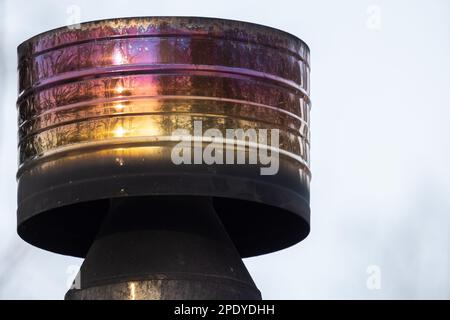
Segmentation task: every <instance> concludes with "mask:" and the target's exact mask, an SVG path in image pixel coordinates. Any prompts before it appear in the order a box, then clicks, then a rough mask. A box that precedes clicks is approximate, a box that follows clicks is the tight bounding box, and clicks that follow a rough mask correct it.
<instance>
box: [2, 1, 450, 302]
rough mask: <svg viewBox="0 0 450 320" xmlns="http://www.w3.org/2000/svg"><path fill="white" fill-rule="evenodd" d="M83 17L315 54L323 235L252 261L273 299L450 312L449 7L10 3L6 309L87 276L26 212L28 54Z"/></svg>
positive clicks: (316, 160) (6, 19)
mask: <svg viewBox="0 0 450 320" xmlns="http://www.w3.org/2000/svg"><path fill="white" fill-rule="evenodd" d="M71 5H76V6H78V8H80V13H81V21H89V20H96V19H102V18H112V17H125V16H155V15H191V16H208V17H220V18H229V19H236V20H244V21H250V22H256V23H260V24H265V25H269V26H272V27H276V28H279V29H282V30H286V31H288V32H290V33H293V34H295V35H297V36H299V37H300V38H302V39H303V40H304V41H306V43H307V44H308V45H309V46H310V48H311V68H312V74H311V96H312V101H313V107H312V114H311V118H312V119H311V121H312V125H311V129H312V153H311V158H312V172H313V180H312V188H311V191H312V200H311V201H312V202H311V209H312V231H311V234H310V236H309V237H308V238H307V239H306V240H305V241H303V242H302V243H300V244H298V245H296V246H294V247H291V248H289V249H286V250H283V251H280V252H277V253H274V254H269V255H265V256H261V257H256V258H251V259H247V260H245V262H246V265H247V267H248V268H249V271H250V273H251V274H252V276H253V278H254V280H255V282H256V284H257V285H258V287H259V289H260V290H261V292H262V294H263V297H264V298H266V299H316V298H338V299H348V298H356V299H393V298H394V299H399V298H401V299H410V298H413V299H415V298H438V299H450V233H449V230H450V171H449V165H450V140H449V137H450V126H449V124H450V1H448V0H440V1H439V0H429V1H425V0H423V1H407V0H404V1H400V0H389V1H387V0H385V1H381V0H371V1H367V0H352V1H350V0H347V1H332V0H329V1H324V0H320V1H318V0H314V1H300V0H292V1H281V0H279V1H263V0H257V1H244V0H237V1H234V0H227V1H211V0H209V1H194V0H167V1H150V0H144V1H132V0H127V1H113V0H100V1H99V0H97V1H92V0H86V1H84V0H67V1H66V0H58V1H55V0H53V1H50V0H38V1H29V0H0V298H3V299H22V298H26V299H62V298H63V296H64V293H65V292H66V291H67V283H69V282H71V280H72V279H73V277H74V276H75V271H74V269H75V268H76V266H79V265H80V264H81V260H80V259H75V258H71V257H65V256H61V255H57V254H53V253H48V252H45V251H43V250H41V249H37V248H34V247H32V246H30V245H28V244H26V243H25V242H23V241H22V240H21V239H20V238H19V237H18V236H17V235H16V213H15V211H16V181H15V173H16V167H17V155H16V152H17V150H16V143H17V141H16V125H17V124H16V110H15V100H16V95H17V75H16V47H17V45H18V44H19V43H21V42H22V41H24V40H26V39H27V38H29V37H31V36H33V35H35V34H37V33H40V32H43V31H46V30H49V29H52V28H56V27H59V26H62V25H66V24H67V23H72V22H73V21H72V20H70V16H69V13H70V12H69V13H68V8H74V7H71ZM75 8H76V7H75ZM69 11H70V9H69ZM72 12H73V11H72ZM267 236H268V237H269V236H270V235H267ZM368 271H369V273H368ZM378 271H380V272H381V273H380V275H381V278H380V279H381V282H380V283H381V287H380V288H379V289H377V288H376V287H375V288H374V287H373V284H374V283H376V281H375V282H373V281H374V280H377V279H375V278H374V277H375V276H378ZM368 280H369V286H368V285H367V282H368ZM370 284H372V286H371V285H370Z"/></svg>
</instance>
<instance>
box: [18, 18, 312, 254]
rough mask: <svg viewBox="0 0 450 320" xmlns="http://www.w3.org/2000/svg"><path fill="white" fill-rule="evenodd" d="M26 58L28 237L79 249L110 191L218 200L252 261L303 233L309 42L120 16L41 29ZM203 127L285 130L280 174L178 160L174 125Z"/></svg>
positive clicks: (22, 82)
mask: <svg viewBox="0 0 450 320" xmlns="http://www.w3.org/2000/svg"><path fill="white" fill-rule="evenodd" d="M18 57H19V60H18V61H19V62H18V63H19V67H18V71H19V98H18V102H17V108H18V113H19V120H18V124H19V170H18V173H17V179H18V213H17V214H18V233H19V235H20V236H21V237H22V238H23V239H24V240H26V241H28V242H30V243H31V244H33V245H35V246H38V247H41V248H44V249H47V250H50V251H54V252H58V253H63V254H68V255H74V256H80V257H83V256H85V254H86V252H87V250H88V248H89V247H90V245H91V244H92V241H93V239H94V237H95V235H96V234H97V232H98V228H99V225H100V223H101V221H102V219H103V217H104V213H105V212H106V211H107V209H108V206H109V200H110V199H114V198H122V197H127V198H132V197H158V196H180V195H182V196H189V195H191V196H204V197H212V198H213V200H214V201H213V202H214V207H215V210H216V211H217V213H218V214H219V216H220V218H221V220H222V223H223V224H224V225H225V227H226V229H227V232H228V234H229V235H230V237H231V238H232V240H233V241H234V243H235V245H236V247H237V249H238V250H239V252H240V254H241V256H243V257H246V256H253V255H258V254H263V253H267V252H272V251H276V250H279V249H282V248H285V247H288V246H290V245H292V244H294V243H297V242H299V241H301V240H302V239H303V238H305V237H306V236H307V234H308V232H309V180H310V169H309V143H310V139H309V137H310V132H309V111H310V99H309V70H310V66H309V48H308V47H307V45H306V44H305V43H304V42H303V41H302V40H300V39H299V38H297V37H295V36H293V35H291V34H288V33H286V32H283V31H280V30H277V29H274V28H270V27H266V26H261V25H257V24H252V23H247V22H240V21H233V20H224V19H214V18H198V17H139V18H122V19H108V20H100V21H93V22H87V23H82V24H80V25H79V26H70V27H63V28H59V29H54V30H51V31H48V32H45V33H42V34H40V35H37V36H35V37H33V38H31V39H29V40H27V41H25V42H24V43H22V44H21V45H20V46H19V47H18ZM196 121H201V122H202V123H203V131H205V130H208V129H217V130H219V131H220V132H222V133H225V131H226V130H227V129H228V128H231V129H243V130H248V129H255V130H272V129H277V130H279V147H278V148H276V149H273V148H272V149H271V150H272V151H273V152H275V153H276V154H278V155H279V171H278V173H277V174H276V175H272V176H270V175H261V174H260V167H258V166H254V165H250V164H245V165H239V164H236V165H220V164H214V165H210V164H205V163H202V164H198V165H175V164H174V163H172V162H171V157H170V156H171V152H172V150H173V148H174V145H175V144H176V143H177V142H179V141H177V139H176V138H174V132H175V131H176V130H177V129H184V130H192V129H193V127H194V124H195V122H196ZM195 138H197V140H198V138H199V137H197V136H195ZM201 139H203V138H201ZM237 140H239V139H237ZM237 140H236V141H237ZM244 140H245V138H244ZM244 140H242V141H237V142H244ZM201 141H202V146H203V144H204V143H205V140H201ZM237 142H236V143H237ZM238 145H239V144H238V143H237V144H236V147H235V145H233V148H235V149H234V151H236V150H237V149H239V148H240V147H237V146H238ZM258 146H265V147H269V146H267V145H265V144H264V143H261V142H260V141H259V142H258ZM244 148H245V155H246V157H249V154H250V151H249V148H248V146H245V145H244ZM192 150H193V151H194V149H192ZM236 152H237V151H236Z"/></svg>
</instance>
